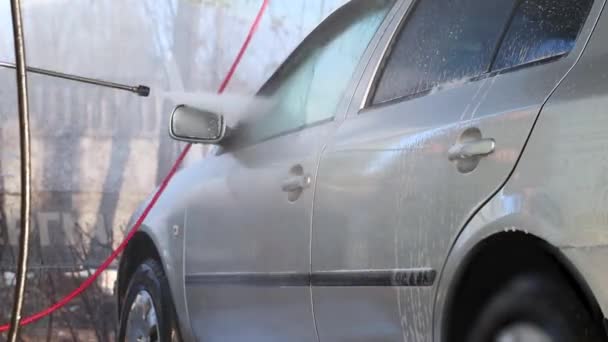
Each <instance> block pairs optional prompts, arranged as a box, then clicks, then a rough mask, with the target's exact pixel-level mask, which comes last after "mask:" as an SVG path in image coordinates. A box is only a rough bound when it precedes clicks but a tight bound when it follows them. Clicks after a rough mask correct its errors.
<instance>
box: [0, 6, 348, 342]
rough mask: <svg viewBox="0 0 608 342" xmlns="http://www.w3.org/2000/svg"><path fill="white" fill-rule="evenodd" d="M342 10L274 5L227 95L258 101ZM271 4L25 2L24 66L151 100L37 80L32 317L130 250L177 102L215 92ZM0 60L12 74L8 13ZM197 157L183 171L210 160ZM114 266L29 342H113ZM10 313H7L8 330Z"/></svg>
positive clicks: (1, 182) (160, 169) (12, 260)
mask: <svg viewBox="0 0 608 342" xmlns="http://www.w3.org/2000/svg"><path fill="white" fill-rule="evenodd" d="M346 1H347V0H289V1H287V0H277V1H271V2H270V5H269V8H268V10H267V11H266V13H265V15H264V17H263V19H262V21H261V23H260V27H259V29H258V31H257V33H256V35H255V36H254V38H253V40H252V42H251V45H250V47H249V49H248V50H247V52H246V54H245V56H244V58H243V60H242V62H241V64H240V66H239V68H238V69H237V72H236V74H235V76H234V78H233V79H232V81H231V83H230V85H229V86H228V89H227V91H226V93H229V94H237V95H248V94H252V93H254V92H255V91H256V90H257V89H258V88H259V87H260V86H261V84H262V83H263V82H264V81H265V80H266V79H267V78H268V77H269V76H270V75H271V73H272V72H273V71H274V70H275V69H276V68H277V67H278V65H279V64H280V63H281V62H282V61H283V60H284V59H285V58H286V57H287V55H288V54H289V53H290V52H291V51H292V50H293V49H294V48H295V46H296V45H297V44H298V43H299V42H300V41H301V40H302V39H303V38H304V37H305V36H306V35H307V34H308V33H309V32H310V31H311V30H312V29H313V28H314V27H315V26H316V25H317V24H318V23H319V22H320V21H321V20H322V19H323V18H325V17H326V16H327V15H328V14H330V13H331V12H332V11H333V10H335V9H336V8H337V7H338V6H340V5H341V4H342V3H344V2H346ZM261 3H262V0H142V1H118V0H26V1H24V13H23V15H24V24H25V34H26V46H27V62H28V65H29V66H33V67H39V68H46V69H51V70H56V71H60V72H64V73H70V74H76V75H81V76H87V77H94V78H99V79H104V80H109V81H114V82H121V83H127V84H132V85H138V84H145V85H147V86H150V87H151V89H152V92H151V95H150V96H149V97H138V96H136V95H134V94H131V93H126V92H122V91H117V90H113V89H108V88H102V87H98V86H92V85H86V84H82V83H76V82H72V81H66V80H60V79H56V78H49V77H46V76H41V75H35V74H30V75H29V90H30V115H31V121H32V140H33V141H32V163H33V165H32V166H33V180H32V186H33V194H32V196H33V216H32V224H33V233H32V236H31V240H30V243H31V245H30V246H31V247H30V251H31V257H30V272H29V274H28V278H29V280H28V286H27V295H26V300H25V312H24V316H27V315H29V314H31V313H34V312H37V311H39V310H40V309H43V308H45V307H46V306H48V305H49V304H51V303H53V302H55V301H56V300H58V299H59V298H61V297H62V296H63V295H65V294H66V293H69V292H70V291H72V290H73V289H75V288H76V287H77V286H78V285H79V284H80V283H81V282H82V281H83V280H84V279H85V278H86V277H87V276H88V275H90V274H91V273H92V272H93V271H94V269H95V268H97V267H98V265H99V264H100V263H101V262H102V261H103V260H104V259H105V258H106V257H107V256H108V255H109V254H110V253H111V250H112V249H113V248H114V247H116V246H117V245H118V244H119V243H120V241H121V239H122V238H123V236H124V234H125V231H126V230H127V229H128V228H129V227H127V223H128V220H129V218H130V216H131V214H132V213H133V211H134V210H135V208H136V207H137V205H138V204H139V203H140V202H141V201H142V200H143V199H145V198H146V196H147V195H149V194H150V193H151V192H152V191H153V190H154V189H155V187H156V186H157V185H158V184H159V182H160V181H161V180H162V179H163V177H164V176H165V175H166V173H167V171H168V170H169V168H170V167H171V166H172V164H173V161H174V160H175V159H176V157H177V155H178V154H179V152H180V151H181V149H182V148H183V147H184V145H183V144H181V143H176V142H173V141H171V140H170V139H169V137H168V134H167V122H168V118H169V114H170V112H171V110H172V108H173V106H174V105H175V104H176V103H174V100H172V98H174V96H173V95H175V94H186V93H187V94H190V95H189V96H199V95H200V96H205V94H206V95H209V94H213V93H215V92H216V90H217V88H218V86H219V84H220V82H221V80H222V79H223V78H224V76H225V74H226V73H227V71H228V69H229V67H230V65H231V64H232V62H233V60H234V58H235V56H236V53H237V51H238V49H239V48H240V46H241V44H242V43H243V40H244V39H245V36H246V34H247V31H248V29H249V26H250V25H251V23H252V21H253V19H254V17H255V15H256V13H257V11H258V10H259V8H260V6H261ZM0 61H3V62H13V61H14V52H13V41H12V29H11V16H10V6H9V2H8V1H2V2H0ZM0 82H2V86H1V87H0V122H2V126H1V127H0V143H1V144H2V149H0V246H1V249H0V273H1V275H0V300H2V302H4V303H11V302H12V296H13V285H14V272H15V268H16V255H17V253H18V251H17V249H16V245H17V241H18V237H19V222H20V217H19V205H20V204H19V198H20V193H19V184H20V183H19V182H20V179H19V144H18V119H17V101H16V99H17V98H16V90H15V89H16V88H15V74H14V70H11V69H2V68H0ZM204 155H205V149H204V148H203V147H200V146H196V147H195V148H193V149H192V151H191V152H190V153H189V155H188V160H187V161H186V162H188V161H191V160H192V159H198V158H203V157H204ZM115 279H116V271H115V265H114V267H112V269H111V270H109V271H107V272H105V273H104V275H103V276H102V277H101V278H100V280H99V281H98V282H97V283H95V285H94V286H93V287H92V288H90V289H89V290H87V291H86V292H85V293H84V294H83V295H82V296H81V297H79V298H78V299H77V300H75V301H74V302H72V303H71V304H70V305H68V306H66V307H64V308H62V309H61V310H60V311H58V312H57V313H56V314H53V315H52V316H50V317H48V318H46V319H44V320H41V321H39V322H37V323H35V324H33V325H29V326H27V327H26V328H25V329H24V330H23V332H22V339H23V340H25V341H112V340H114V335H115V326H116V312H117V308H116V306H115V300H114V297H113V286H114V280H115ZM10 309H11V306H10V305H8V304H7V305H3V306H2V308H1V309H0V320H1V321H2V322H1V323H6V322H8V321H9V319H10Z"/></svg>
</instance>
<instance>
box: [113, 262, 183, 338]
mask: <svg viewBox="0 0 608 342" xmlns="http://www.w3.org/2000/svg"><path fill="white" fill-rule="evenodd" d="M118 336H119V341H124V342H152V341H180V336H179V331H178V329H177V321H176V315H175V309H174V306H173V301H172V300H171V295H170V291H169V283H168V281H167V277H166V276H165V274H164V272H163V270H162V267H161V266H160V264H159V263H158V262H157V261H156V260H154V259H148V260H146V261H144V262H143V263H141V265H139V266H138V267H137V269H136V271H135V272H134V273H133V275H132V277H131V279H130V281H129V286H128V288H127V291H126V294H125V300H124V301H123V306H122V308H121V314H120V327H119V332H118Z"/></svg>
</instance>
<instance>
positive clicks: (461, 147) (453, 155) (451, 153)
mask: <svg viewBox="0 0 608 342" xmlns="http://www.w3.org/2000/svg"><path fill="white" fill-rule="evenodd" d="M495 148H496V142H495V141H494V139H490V138H488V139H479V140H474V141H467V142H459V143H457V144H455V145H454V146H452V147H450V149H449V150H448V158H449V159H450V161H454V160H464V159H471V158H476V157H483V156H487V155H488V154H491V153H492V152H494V149H495Z"/></svg>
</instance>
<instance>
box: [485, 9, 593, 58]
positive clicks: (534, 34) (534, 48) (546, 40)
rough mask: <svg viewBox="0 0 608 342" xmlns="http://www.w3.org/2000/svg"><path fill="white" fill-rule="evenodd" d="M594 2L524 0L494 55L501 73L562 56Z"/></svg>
mask: <svg viewBox="0 0 608 342" xmlns="http://www.w3.org/2000/svg"><path fill="white" fill-rule="evenodd" d="M592 4H593V0H524V1H522V3H521V5H519V7H518V8H517V10H516V11H515V13H514V15H513V20H512V23H511V25H510V27H509V29H508V31H507V33H506V35H505V38H504V41H503V43H502V45H501V48H500V50H499V51H498V54H497V56H496V61H495V62H494V66H493V68H492V69H493V70H503V69H507V68H512V67H515V66H519V65H524V64H528V63H533V62H536V61H540V60H543V59H546V58H551V57H555V56H561V55H564V54H566V53H568V52H569V51H570V50H572V48H573V47H574V44H575V42H576V38H577V37H578V34H579V32H580V31H581V28H582V27H583V23H584V22H585V20H586V18H587V15H588V14H589V12H590V10H591V6H592Z"/></svg>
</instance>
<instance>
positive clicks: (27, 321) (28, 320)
mask: <svg viewBox="0 0 608 342" xmlns="http://www.w3.org/2000/svg"><path fill="white" fill-rule="evenodd" d="M269 1H270V0H263V3H262V6H261V7H260V10H259V11H258V14H257V15H256V17H255V20H254V21H253V24H252V25H251V27H250V28H249V32H248V33H247V37H246V38H245V41H244V42H243V45H242V46H241V48H240V50H239V52H238V54H237V56H236V58H235V60H234V62H232V65H231V66H230V69H229V70H228V73H227V74H226V77H225V78H224V80H223V81H222V83H221V84H220V87H219V89H218V91H217V92H218V93H219V94H221V93H223V92H224V90H226V87H227V86H228V83H229V82H230V80H231V79H232V77H233V76H234V73H235V72H236V69H237V67H238V65H239V63H240V62H241V59H242V58H243V55H244V54H245V51H246V50H247V48H248V47H249V43H250V42H251V39H252V38H253V35H254V33H255V31H256V30H257V28H258V26H259V24H260V21H261V19H262V16H263V14H264V12H265V11H266V7H268V3H269ZM191 146H192V145H191V144H188V145H186V147H185V148H184V149H183V151H182V152H181V153H180V155H179V157H178V158H177V160H176V161H175V163H173V166H172V167H171V170H169V173H168V174H167V176H165V178H164V179H163V181H162V182H161V184H160V186H159V187H158V189H157V190H156V192H155V193H154V196H153V197H152V200H150V202H149V203H148V205H147V206H146V208H145V209H144V211H143V212H142V213H141V215H140V216H139V218H138V219H137V221H136V222H135V224H134V225H133V227H131V230H130V231H129V234H127V236H126V237H125V239H124V240H123V241H122V242H121V243H120V245H119V246H118V247H117V248H116V249H115V250H114V251H113V252H112V254H110V256H109V257H108V258H107V259H106V260H105V261H104V262H103V263H102V264H101V266H99V268H98V269H97V270H96V271H95V273H93V274H92V275H91V276H89V277H88V278H87V279H86V280H85V281H84V282H82V284H80V286H78V288H76V289H75V290H74V291H72V292H71V293H69V294H68V295H66V296H65V297H63V298H61V299H60V300H59V301H57V302H56V303H54V304H53V305H51V306H49V307H48V308H46V309H44V310H41V311H39V312H37V313H35V314H33V315H31V316H28V317H25V318H23V319H22V320H21V325H22V326H23V325H26V324H30V323H33V322H36V321H38V320H39V319H42V318H44V317H46V316H48V315H50V314H52V313H53V312H55V311H57V310H59V309H60V308H61V307H63V306H64V305H66V304H67V303H69V302H70V301H72V299H74V298H76V297H77V296H78V295H80V294H81V293H82V292H84V291H85V290H86V289H87V288H88V287H89V286H91V284H93V282H94V281H95V280H97V278H98V277H99V276H100V275H101V273H102V272H103V271H105V270H106V269H107V268H108V267H109V266H110V264H111V263H112V262H113V261H114V259H116V257H118V255H120V253H122V251H123V250H124V249H125V247H127V244H128V243H129V240H131V238H133V236H134V235H135V233H136V232H137V230H139V228H140V227H141V225H142V223H143V222H144V220H145V219H146V217H147V216H148V214H149V213H150V211H151V210H152V208H153V207H154V205H155V204H156V202H157V201H158V198H159V197H160V196H161V195H162V193H163V192H164V191H165V188H166V187H167V185H168V184H169V182H170V181H171V178H173V176H174V175H175V173H176V172H177V169H178V168H179V166H180V164H181V163H182V161H183V160H184V158H185V157H186V155H187V154H188V151H189V150H190V147H191ZM9 328H10V325H9V324H5V325H2V326H0V332H4V331H7V330H8V329H9Z"/></svg>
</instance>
